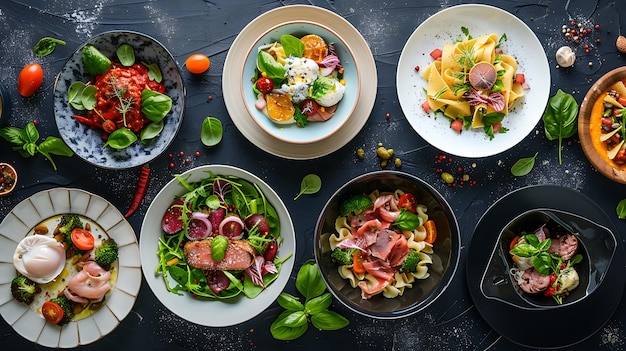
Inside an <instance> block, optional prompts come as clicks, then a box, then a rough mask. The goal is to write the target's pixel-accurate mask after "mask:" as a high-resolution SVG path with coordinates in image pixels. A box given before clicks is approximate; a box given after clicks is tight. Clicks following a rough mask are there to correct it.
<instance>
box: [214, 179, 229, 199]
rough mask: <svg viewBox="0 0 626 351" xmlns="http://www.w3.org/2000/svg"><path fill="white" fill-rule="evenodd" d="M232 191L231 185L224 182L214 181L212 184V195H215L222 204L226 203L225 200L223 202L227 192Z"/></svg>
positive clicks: (220, 180)
mask: <svg viewBox="0 0 626 351" xmlns="http://www.w3.org/2000/svg"><path fill="white" fill-rule="evenodd" d="M232 189H233V186H232V184H230V183H229V182H227V181H225V180H222V179H216V180H215V181H214V182H213V194H215V195H216V196H217V197H218V198H219V199H220V201H221V202H222V203H223V204H224V203H226V200H225V197H226V194H228V192H229V191H231V190H232Z"/></svg>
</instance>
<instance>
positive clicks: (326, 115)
mask: <svg viewBox="0 0 626 351" xmlns="http://www.w3.org/2000/svg"><path fill="white" fill-rule="evenodd" d="M322 110H323V111H322ZM336 110H337V104H335V105H332V106H329V107H324V108H321V107H320V108H319V109H318V110H317V112H315V113H314V114H313V115H311V116H308V117H307V120H308V121H309V122H324V121H328V120H329V119H330V118H331V117H332V116H333V115H334V114H335V111H336Z"/></svg>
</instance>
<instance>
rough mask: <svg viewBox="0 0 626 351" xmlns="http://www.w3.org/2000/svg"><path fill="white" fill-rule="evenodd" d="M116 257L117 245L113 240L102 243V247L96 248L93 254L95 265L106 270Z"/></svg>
mask: <svg viewBox="0 0 626 351" xmlns="http://www.w3.org/2000/svg"><path fill="white" fill-rule="evenodd" d="M117 256H118V247H117V243H116V242H115V240H113V239H109V240H107V241H104V242H102V246H100V247H98V248H97V249H96V252H95V259H94V261H96V263H97V264H98V265H99V266H100V267H103V268H105V269H106V268H108V267H109V266H110V265H111V264H113V262H115V260H117Z"/></svg>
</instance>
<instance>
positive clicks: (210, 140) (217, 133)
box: [200, 117, 222, 146]
mask: <svg viewBox="0 0 626 351" xmlns="http://www.w3.org/2000/svg"><path fill="white" fill-rule="evenodd" d="M200 140H202V144H204V145H206V146H215V145H217V144H219V142H220V141H222V122H220V120H219V119H217V118H215V117H207V118H205V119H204V121H202V131H201V132H200Z"/></svg>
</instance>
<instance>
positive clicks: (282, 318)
mask: <svg viewBox="0 0 626 351" xmlns="http://www.w3.org/2000/svg"><path fill="white" fill-rule="evenodd" d="M296 288H297V289H298V291H299V292H300V294H302V295H303V296H304V299H305V301H304V304H303V303H302V302H300V299H299V298H298V297H295V296H293V295H291V294H288V293H285V292H283V293H281V294H280V295H279V296H278V299H277V301H278V304H279V305H280V306H281V307H283V308H284V309H285V311H284V312H282V313H281V314H280V315H279V316H278V317H277V318H276V320H275V321H274V322H273V323H272V325H271V326H270V332H271V333H272V336H273V337H274V338H275V339H278V340H294V339H297V338H299V337H300V336H302V335H303V334H304V333H305V332H306V331H307V330H308V328H309V318H310V320H311V323H312V324H313V326H314V327H315V328H317V329H319V330H338V329H341V328H343V327H346V326H347V325H348V324H350V322H349V321H348V320H347V319H346V318H345V317H343V316H342V315H340V314H339V313H337V312H334V311H331V310H329V309H328V308H329V307H330V305H331V303H332V300H333V297H332V295H331V294H330V293H329V292H326V293H325V291H326V285H324V281H323V280H322V276H321V274H320V271H319V269H318V267H317V264H315V263H314V262H312V261H307V262H305V263H304V265H302V267H301V268H300V270H299V271H298V275H297V276H296Z"/></svg>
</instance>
